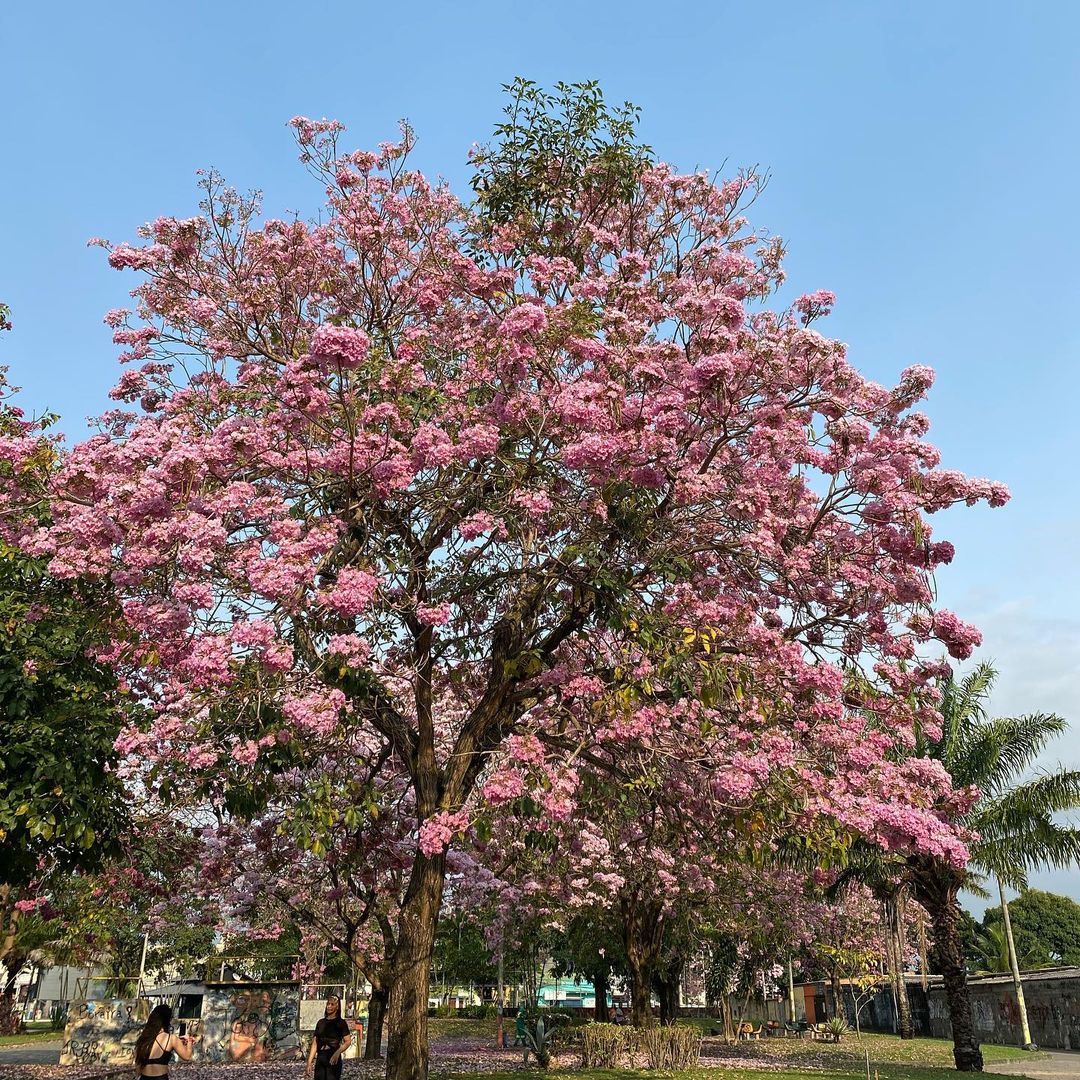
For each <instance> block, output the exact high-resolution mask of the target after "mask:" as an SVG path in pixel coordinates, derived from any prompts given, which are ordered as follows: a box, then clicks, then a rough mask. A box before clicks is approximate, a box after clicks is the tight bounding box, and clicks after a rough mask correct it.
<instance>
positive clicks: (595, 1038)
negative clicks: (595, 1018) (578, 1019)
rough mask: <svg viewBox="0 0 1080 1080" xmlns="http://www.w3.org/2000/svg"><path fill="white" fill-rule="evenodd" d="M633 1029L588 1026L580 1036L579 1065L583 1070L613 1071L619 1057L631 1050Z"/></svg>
mask: <svg viewBox="0 0 1080 1080" xmlns="http://www.w3.org/2000/svg"><path fill="white" fill-rule="evenodd" d="M636 1035H637V1032H636V1031H635V1030H634V1028H625V1027H619V1026H618V1025H616V1024H589V1025H588V1026H587V1027H586V1028H585V1029H584V1031H583V1032H582V1034H581V1065H582V1068H585V1069H614V1068H617V1067H618V1064H619V1057H620V1056H621V1055H622V1054H623V1053H625V1052H627V1051H629V1050H630V1049H631V1046H630V1042H631V1039H630V1036H635V1038H634V1042H636Z"/></svg>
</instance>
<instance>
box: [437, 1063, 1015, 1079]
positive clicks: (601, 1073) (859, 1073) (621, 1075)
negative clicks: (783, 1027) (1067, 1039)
mask: <svg viewBox="0 0 1080 1080" xmlns="http://www.w3.org/2000/svg"><path fill="white" fill-rule="evenodd" d="M871 1068H872V1069H873V1067H871ZM451 1075H452V1074H449V1073H438V1072H436V1071H435V1070H432V1080H447V1078H448V1077H449V1076H451ZM544 1075H545V1076H546V1077H547V1078H549V1080H657V1077H659V1076H663V1077H667V1078H672V1080H720V1078H722V1080H765V1078H766V1077H769V1078H772V1080H860V1078H862V1080H865V1078H866V1068H865V1064H864V1065H863V1067H862V1068H861V1070H854V1069H853V1070H841V1069H825V1070H821V1071H818V1070H814V1071H812V1072H811V1071H809V1070H803V1069H791V1070H787V1069H782V1070H772V1069H770V1070H769V1071H767V1072H763V1071H761V1070H755V1069H749V1068H748V1069H729V1068H725V1069H715V1068H702V1067H699V1068H695V1069H684V1070H682V1071H680V1072H675V1073H657V1072H654V1071H652V1070H651V1069H617V1070H610V1069H589V1070H583V1069H565V1070H555V1069H553V1070H549V1071H548V1072H547V1073H546V1074H544ZM877 1075H878V1077H879V1080H956V1076H957V1074H956V1073H955V1072H954V1071H952V1070H950V1069H939V1068H913V1067H911V1066H903V1065H886V1066H879V1067H878V1069H877ZM995 1075H997V1076H1002V1077H1006V1076H1007V1075H1008V1074H1005V1073H998V1074H995ZM483 1080H521V1073H520V1072H502V1073H485V1074H484V1076H483Z"/></svg>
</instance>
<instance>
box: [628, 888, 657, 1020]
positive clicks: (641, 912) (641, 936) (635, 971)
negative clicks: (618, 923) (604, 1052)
mask: <svg viewBox="0 0 1080 1080" xmlns="http://www.w3.org/2000/svg"><path fill="white" fill-rule="evenodd" d="M620 906H621V908H622V916H623V946H624V948H625V951H626V961H627V966H628V967H629V968H630V1022H631V1023H632V1024H633V1025H634V1027H638V1028H643V1027H650V1026H651V1025H652V1019H653V1017H652V1002H651V998H652V975H653V971H654V970H655V968H656V961H657V959H658V958H659V956H660V947H661V945H662V943H663V936H664V926H663V919H662V914H663V906H662V904H661V903H660V901H658V900H644V899H642V898H641V897H640V896H638V895H636V894H633V893H631V894H625V895H623V896H622V897H621V898H620Z"/></svg>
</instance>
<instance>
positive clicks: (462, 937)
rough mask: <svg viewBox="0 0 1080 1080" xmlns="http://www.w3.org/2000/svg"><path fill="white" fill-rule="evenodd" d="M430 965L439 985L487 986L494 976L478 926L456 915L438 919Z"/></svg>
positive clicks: (495, 976) (494, 965)
mask: <svg viewBox="0 0 1080 1080" xmlns="http://www.w3.org/2000/svg"><path fill="white" fill-rule="evenodd" d="M433 966H434V971H435V978H436V981H437V982H438V983H440V984H442V985H443V986H472V985H473V984H476V983H481V984H489V985H490V984H491V983H494V982H495V980H496V978H497V976H498V969H497V968H496V964H495V960H494V958H493V957H492V955H491V949H490V948H489V947H488V944H487V942H486V941H485V940H484V935H483V932H482V931H481V930H480V927H479V926H477V925H476V923H475V922H473V921H472V920H471V919H468V918H466V917H465V916H463V915H460V914H457V915H455V916H451V917H446V918H443V919H440V921H439V926H438V930H437V931H436V934H435V955H434V959H433ZM457 1015H459V1016H460V1015H461V1013H460V1012H459V1013H458V1014H457Z"/></svg>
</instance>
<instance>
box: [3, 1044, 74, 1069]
mask: <svg viewBox="0 0 1080 1080" xmlns="http://www.w3.org/2000/svg"><path fill="white" fill-rule="evenodd" d="M63 1045H64V1040H63V1039H55V1040H53V1039H50V1040H49V1041H48V1042H40V1041H35V1042H30V1043H26V1044H25V1045H23V1046H0V1065H55V1064H56V1063H57V1062H58V1061H59V1060H60V1050H61V1049H62V1047H63Z"/></svg>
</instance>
